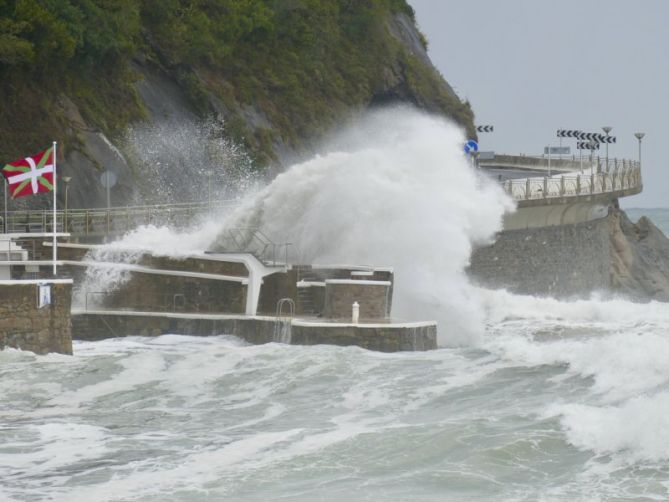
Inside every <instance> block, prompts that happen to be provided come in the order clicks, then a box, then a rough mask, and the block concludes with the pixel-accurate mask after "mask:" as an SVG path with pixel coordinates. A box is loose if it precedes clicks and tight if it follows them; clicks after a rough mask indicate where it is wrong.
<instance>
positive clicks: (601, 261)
mask: <svg viewBox="0 0 669 502" xmlns="http://www.w3.org/2000/svg"><path fill="white" fill-rule="evenodd" d="M610 256H611V244H610V238H609V228H608V218H601V219H598V220H594V221H590V222H586V223H578V224H573V225H560V226H553V227H540V228H529V229H523V230H507V231H504V232H501V233H500V234H499V235H498V236H497V239H496V241H495V243H494V244H493V245H491V246H486V247H483V248H479V249H476V250H475V251H474V252H473V253H472V256H471V262H470V267H469V275H470V276H471V277H472V278H473V279H474V280H475V282H477V283H479V284H482V285H484V286H487V287H492V288H506V289H508V290H509V291H512V292H514V293H520V294H534V295H537V294H539V295H541V294H543V295H549V296H557V297H569V296H588V295H589V294H590V293H591V292H592V291H597V290H606V289H608V288H609V287H610V283H611V279H610V261H611V260H610Z"/></svg>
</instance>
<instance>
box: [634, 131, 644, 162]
mask: <svg viewBox="0 0 669 502" xmlns="http://www.w3.org/2000/svg"><path fill="white" fill-rule="evenodd" d="M634 136H636V139H638V140H639V168H641V139H642V138H643V137H644V136H645V133H642V132H635V133H634Z"/></svg>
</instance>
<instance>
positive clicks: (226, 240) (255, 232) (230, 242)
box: [216, 227, 292, 265]
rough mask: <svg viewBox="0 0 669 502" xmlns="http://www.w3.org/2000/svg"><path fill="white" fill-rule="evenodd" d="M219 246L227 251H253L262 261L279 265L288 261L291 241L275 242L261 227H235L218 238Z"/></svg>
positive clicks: (225, 230)
mask: <svg viewBox="0 0 669 502" xmlns="http://www.w3.org/2000/svg"><path fill="white" fill-rule="evenodd" d="M216 244H217V247H218V248H219V249H220V250H221V251H223V252H226V253H251V254H253V255H255V256H256V257H257V258H258V259H260V261H262V262H264V263H267V264H272V265H277V264H279V263H282V262H283V263H288V251H289V248H290V246H291V245H292V244H291V243H290V242H284V243H276V242H273V241H272V240H271V239H270V238H269V237H268V236H267V235H266V234H265V233H263V232H262V230H260V229H259V228H254V227H233V228H226V229H224V230H223V231H222V232H221V234H220V235H219V236H218V239H217V243H216Z"/></svg>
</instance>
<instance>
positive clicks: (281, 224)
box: [225, 107, 513, 344]
mask: <svg viewBox="0 0 669 502" xmlns="http://www.w3.org/2000/svg"><path fill="white" fill-rule="evenodd" d="M464 139H465V137H464V136H463V133H462V130H461V129H460V128H459V127H457V126H456V125H454V124H452V123H450V122H449V121H447V120H445V119H443V118H438V117H434V116H429V115H426V114H424V113H421V112H418V111H415V110H412V109H408V108H404V107H401V108H394V109H385V110H379V111H375V112H373V113H370V114H368V115H367V116H366V117H365V118H364V119H362V120H359V121H357V122H355V123H354V124H352V125H350V126H348V127H347V128H345V129H344V130H342V131H341V132H340V133H339V134H337V135H336V136H335V137H333V138H332V139H331V141H330V142H329V143H326V144H325V146H324V151H325V152H326V153H324V154H322V155H319V156H317V157H315V158H313V159H312V160H309V161H307V162H304V163H301V164H297V165H294V166H292V167H291V168H290V169H288V170H287V171H286V172H284V173H283V174H281V175H279V176H278V177H277V178H276V179H275V180H274V181H273V182H272V183H271V184H270V185H269V186H268V187H266V188H265V189H264V190H263V191H261V192H260V193H259V194H257V195H256V196H255V197H253V198H250V199H248V200H247V201H246V202H245V203H244V204H243V205H242V207H240V208H239V209H238V210H237V211H236V212H235V213H233V215H232V216H231V217H230V218H229V219H228V220H227V221H226V223H225V226H226V227H254V228H256V227H257V228H259V229H260V230H261V231H262V232H263V233H265V234H266V235H268V236H270V238H272V240H274V241H275V242H291V243H292V244H293V246H294V249H295V251H296V254H297V257H296V260H297V261H299V262H301V263H320V264H333V263H334V264H343V263H346V264H355V265H376V266H390V267H393V269H394V271H395V281H396V282H395V283H396V288H395V298H394V307H393V308H394V315H395V317H400V318H405V319H411V320H415V319H436V320H438V321H439V325H440V330H439V332H440V342H441V343H442V344H462V343H470V342H472V341H475V340H476V339H477V338H478V337H479V336H480V335H481V334H482V332H483V324H484V311H483V308H482V304H481V302H480V300H479V297H478V294H477V290H476V289H475V288H473V287H472V286H471V285H470V283H469V281H468V279H467V277H466V275H465V268H466V266H467V264H468V262H469V256H470V253H471V250H472V246H473V245H476V244H483V243H486V242H489V241H490V240H491V239H492V237H493V236H494V234H495V232H496V231H498V230H500V228H501V219H502V215H503V214H504V212H506V211H511V210H512V209H513V204H512V202H511V201H510V200H509V199H508V198H507V197H506V196H505V195H504V193H503V191H502V190H501V189H500V188H499V187H498V186H497V185H496V184H494V183H492V182H490V181H488V180H487V179H486V178H485V177H483V176H480V175H479V174H478V173H477V171H476V170H475V169H473V168H472V166H471V164H470V162H469V161H468V159H467V158H466V157H465V155H464V154H463V152H462V145H463V143H464Z"/></svg>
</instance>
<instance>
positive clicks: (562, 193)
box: [560, 176, 564, 197]
mask: <svg viewBox="0 0 669 502" xmlns="http://www.w3.org/2000/svg"><path fill="white" fill-rule="evenodd" d="M560 195H561V196H563V197H564V176H561V177H560Z"/></svg>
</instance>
